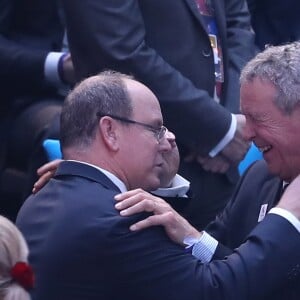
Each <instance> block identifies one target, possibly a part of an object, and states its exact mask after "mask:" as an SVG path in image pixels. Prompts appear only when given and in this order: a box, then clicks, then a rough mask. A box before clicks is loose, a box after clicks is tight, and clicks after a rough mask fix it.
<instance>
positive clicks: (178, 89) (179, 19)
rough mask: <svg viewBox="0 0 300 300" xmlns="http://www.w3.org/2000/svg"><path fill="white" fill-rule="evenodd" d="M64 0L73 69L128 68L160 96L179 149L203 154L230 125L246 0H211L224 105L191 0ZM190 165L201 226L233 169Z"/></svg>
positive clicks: (247, 50)
mask: <svg viewBox="0 0 300 300" xmlns="http://www.w3.org/2000/svg"><path fill="white" fill-rule="evenodd" d="M63 2H64V6H65V13H66V21H67V28H68V37H69V44H70V48H71V53H72V57H73V60H74V64H75V68H76V71H77V74H78V77H79V78H83V77H87V76H89V75H91V74H95V73H98V72H99V71H101V70H103V69H108V68H109V69H116V70H118V71H121V72H125V73H130V74H133V75H134V76H135V77H136V79H138V80H140V81H141V82H143V83H145V84H146V85H147V86H148V87H149V88H150V89H151V90H152V91H153V92H154V93H155V94H156V96H157V97H158V99H159V101H160V104H161V106H162V110H163V114H164V120H165V123H166V125H167V126H168V127H169V129H171V130H172V131H173V132H175V134H176V136H177V139H178V142H179V149H180V151H181V154H182V157H184V155H185V154H186V151H187V149H188V148H190V147H195V146H196V145H197V147H198V149H199V150H200V151H202V154H203V155H207V154H208V152H209V151H210V150H211V149H212V148H213V147H214V146H215V145H216V144H217V143H218V142H219V141H220V140H221V138H222V137H223V136H224V135H225V133H226V132H227V131H228V129H229V125H230V120H231V117H230V113H229V111H231V112H235V113H236V112H238V110H239V82H238V78H239V73H240V69H241V67H242V66H243V65H244V64H245V62H246V61H248V60H249V58H251V57H252V55H253V52H254V38H253V34H252V33H251V32H250V31H249V27H250V20H249V15H248V11H247V7H246V4H245V2H244V0H227V1H224V0H223V1H219V0H218V1H217V0H212V1H211V2H212V4H213V6H214V8H215V15H216V22H217V25H218V28H219V31H220V39H221V43H222V49H223V55H224V72H225V83H224V85H223V93H222V98H221V104H222V105H218V104H217V103H216V102H215V101H214V100H213V98H212V97H213V94H214V86H215V75H214V72H215V70H214V62H213V61H214V59H213V53H212V49H211V46H210V41H209V39H208V36H207V33H206V29H205V28H204V25H203V20H202V18H201V15H200V13H199V11H198V9H197V7H196V4H195V0H177V1H173V0H164V1H161V0H141V1H136V0H126V1H124V0H115V1H111V0H102V1H98V0H86V1H80V0H63ZM79 36H80V37H79ZM225 108H226V109H225ZM194 165H195V163H193V164H186V163H184V162H183V163H182V165H181V170H180V173H181V174H182V175H183V176H184V177H186V178H187V179H189V180H190V181H191V184H192V190H193V191H194V195H195V201H193V202H194V203H193V205H192V207H191V208H190V210H189V212H188V216H189V219H190V220H191V221H192V222H193V223H194V224H196V225H198V227H202V226H203V225H204V224H206V222H207V221H208V220H210V219H211V218H213V217H214V215H215V213H216V211H218V210H219V209H221V208H222V207H223V206H224V205H225V200H226V199H227V198H228V196H229V194H231V192H232V187H233V183H235V182H236V179H237V177H238V176H237V173H236V172H234V171H232V170H231V173H230V174H228V176H229V177H230V178H228V177H226V176H224V175H211V174H208V173H207V172H205V171H203V169H202V168H201V167H200V166H194ZM216 191H217V193H216ZM208 200H209V201H208ZM206 201H207V202H206ZM208 202H209V203H208ZM211 205H212V206H211ZM199 206H200V207H199ZM207 206H210V207H207ZM195 212H196V214H195V215H193V214H194V213H195ZM203 212H205V213H207V215H205V214H203V215H201V214H202V213H203Z"/></svg>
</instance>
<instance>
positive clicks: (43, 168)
mask: <svg viewBox="0 0 300 300" xmlns="http://www.w3.org/2000/svg"><path fill="white" fill-rule="evenodd" d="M62 161H63V160H62V159H55V160H53V161H50V162H48V163H46V164H44V165H42V166H41V167H40V168H38V169H37V174H38V175H39V176H42V175H43V174H45V173H47V172H48V171H56V169H57V168H58V166H59V164H60V163H61V162H62Z"/></svg>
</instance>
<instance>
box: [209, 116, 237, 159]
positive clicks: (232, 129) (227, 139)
mask: <svg viewBox="0 0 300 300" xmlns="http://www.w3.org/2000/svg"><path fill="white" fill-rule="evenodd" d="M236 125H237V121H236V117H235V115H233V114H231V124H230V127H229V130H228V131H227V133H226V135H225V136H224V137H223V138H222V140H221V141H220V142H219V143H218V144H217V145H216V146H215V147H214V148H213V149H212V150H211V151H210V152H209V156H210V157H215V156H216V155H217V154H218V153H219V152H220V151H222V150H223V149H224V148H225V146H227V145H228V144H229V142H230V141H231V140H232V139H233V137H234V134H235V131H236Z"/></svg>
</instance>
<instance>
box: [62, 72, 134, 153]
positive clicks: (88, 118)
mask: <svg viewBox="0 0 300 300" xmlns="http://www.w3.org/2000/svg"><path fill="white" fill-rule="evenodd" d="M124 79H132V77H131V76H128V75H125V74H121V73H118V72H114V71H104V72H102V73H100V74H98V75H96V76H92V77H89V78H87V79H85V80H83V81H82V82H81V83H79V84H78V85H77V86H76V87H75V88H74V89H73V90H72V91H71V92H70V93H69V95H68V96H67V98H66V100H65V102H64V105H63V108H62V113H61V118H60V141H61V147H62V149H63V148H64V147H70V146H77V147H86V146H89V145H90V144H91V142H92V141H93V139H94V138H95V135H96V128H97V126H98V122H99V117H98V116H97V113H98V114H101V115H103V116H105V115H117V116H121V117H127V118H128V117H130V116H131V115H132V110H133V109H132V103H131V99H130V96H129V94H128V91H127V88H126V84H125V82H124Z"/></svg>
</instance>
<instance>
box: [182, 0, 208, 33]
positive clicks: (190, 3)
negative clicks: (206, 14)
mask: <svg viewBox="0 0 300 300" xmlns="http://www.w3.org/2000/svg"><path fill="white" fill-rule="evenodd" d="M183 1H185V2H186V4H187V7H188V9H190V10H191V12H192V14H193V15H194V16H195V18H196V19H197V21H198V22H199V23H200V25H201V27H202V29H203V30H204V31H205V33H206V28H205V24H204V23H203V20H202V18H201V15H200V12H199V10H198V7H197V5H196V0H183Z"/></svg>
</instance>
